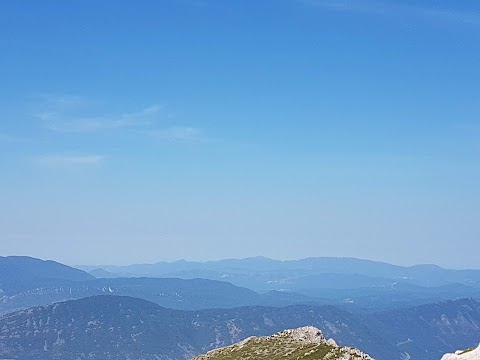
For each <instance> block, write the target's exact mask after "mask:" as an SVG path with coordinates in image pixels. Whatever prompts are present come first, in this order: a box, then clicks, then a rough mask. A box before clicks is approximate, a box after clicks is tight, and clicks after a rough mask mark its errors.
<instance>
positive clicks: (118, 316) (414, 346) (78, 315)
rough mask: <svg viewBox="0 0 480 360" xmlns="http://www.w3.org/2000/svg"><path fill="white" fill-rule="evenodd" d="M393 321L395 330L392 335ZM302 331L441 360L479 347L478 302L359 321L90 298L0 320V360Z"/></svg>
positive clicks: (204, 346)
mask: <svg viewBox="0 0 480 360" xmlns="http://www.w3.org/2000/svg"><path fill="white" fill-rule="evenodd" d="M432 308H433V309H434V311H432ZM387 315H388V316H387ZM392 321H395V322H397V323H398V325H397V326H396V328H394V329H393V330H390V329H391V324H392ZM304 326H315V327H317V328H319V329H320V330H321V331H322V333H323V334H324V336H325V337H328V338H335V340H336V341H337V342H338V344H339V345H340V346H348V347H354V348H358V349H361V350H362V351H365V352H366V353H368V354H370V355H371V356H373V357H374V358H376V359H377V360H404V359H408V358H410V359H415V360H439V359H440V358H441V357H442V355H443V354H445V353H447V352H451V351H452V350H453V349H459V348H468V347H471V346H474V345H475V344H477V343H478V339H479V338H480V331H478V329H479V328H480V302H479V301H477V300H473V299H465V300H457V301H450V302H445V303H441V304H432V305H431V306H426V305H425V306H421V307H415V308H411V309H406V310H405V309H404V310H401V311H398V312H388V313H379V314H370V315H366V316H363V315H362V316H356V315H354V314H351V313H348V312H346V311H342V310H340V309H337V308H335V307H332V306H307V305H297V306H289V307H283V308H271V307H259V306H253V307H241V308H234V309H208V310H198V311H180V310H172V309H166V308H162V307H160V306H158V305H156V304H154V303H151V302H148V301H145V300H141V299H138V298H132V297H123V296H111V295H107V296H95V297H90V298H84V299H80V300H73V301H67V302H63V303H58V304H54V305H48V306H40V307H34V308H30V309H27V310H22V311H17V312H14V313H10V314H6V315H3V316H0V358H6V359H17V360H26V359H36V360H47V359H62V360H63V359H64V360H70V359H72V360H73V359H75V360H77V359H83V358H89V359H109V358H115V359H117V358H118V359H124V358H128V357H130V358H131V359H142V360H150V359H158V356H159V355H161V359H165V360H180V359H189V358H191V357H193V356H197V355H199V354H204V353H206V352H208V351H210V350H213V349H216V348H219V347H226V346H230V345H232V344H234V343H237V342H239V341H242V340H244V339H246V338H248V337H251V336H256V337H259V336H268V335H270V334H272V333H276V332H279V331H282V330H284V329H294V328H299V327H304ZM475 329H477V330H475Z"/></svg>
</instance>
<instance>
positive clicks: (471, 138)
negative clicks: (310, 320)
mask: <svg viewBox="0 0 480 360" xmlns="http://www.w3.org/2000/svg"><path fill="white" fill-rule="evenodd" d="M479 14H480V4H479V3H478V1H477V2H475V1H473V0H465V1H462V2H461V3H460V2H451V1H447V0H439V1H438V0H426V1H424V2H422V3H421V4H418V3H416V2H412V1H399V0H388V1H387V0H378V1H370V0H355V1H353V0H341V1H340V0H278V1H277V0H275V1H273V0H269V1H263V2H259V1H250V0H247V1H242V2H238V1H233V0H225V1H219V0H182V1H175V0H166V1H161V2H157V1H145V2H142V3H138V2H118V1H112V0H107V1H102V2H91V1H81V2H65V1H60V0H47V1H41V2H40V1H38V2H28V1H24V0H19V1H10V2H5V3H4V4H2V12H1V14H0V43H1V44H2V56H1V57H0V79H1V81H2V87H0V103H1V107H0V119H1V121H0V173H1V175H0V199H1V200H0V239H1V240H0V254H1V255H16V254H20V255H29V256H34V257H40V258H50V259H53V260H56V261H60V262H63V263H67V264H82V263H94V264H105V263H113V264H126V263H145V262H156V261H160V260H166V261H173V260H176V259H203V260H209V259H221V258H245V257H250V256H257V255H263V256H266V257H270V258H278V259H285V258H294V259H298V258H305V257H311V256H314V257H316V256H337V257H355V258H364V259H374V260H379V261H384V262H389V263H393V264H400V265H413V264H424V263H431V264H437V265H440V266H442V267H448V268H480V260H479V257H478V250H479V245H478V244H479V243H480V241H479V240H480V239H479V234H480V221H479V219H480V187H479V186H478V184H480V142H479V140H478V139H479V138H480V92H479V84H480V71H479V69H480V47H479V46H478V44H479V43H480V15H479Z"/></svg>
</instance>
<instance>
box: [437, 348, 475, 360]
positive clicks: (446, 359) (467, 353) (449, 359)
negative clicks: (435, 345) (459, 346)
mask: <svg viewBox="0 0 480 360" xmlns="http://www.w3.org/2000/svg"><path fill="white" fill-rule="evenodd" d="M442 360H480V345H479V346H478V347H477V348H476V349H468V350H459V351H456V352H455V354H445V355H444V356H443V357H442Z"/></svg>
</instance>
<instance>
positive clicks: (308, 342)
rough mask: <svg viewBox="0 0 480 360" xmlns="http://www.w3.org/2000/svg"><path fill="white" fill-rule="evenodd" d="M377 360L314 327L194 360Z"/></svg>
mask: <svg viewBox="0 0 480 360" xmlns="http://www.w3.org/2000/svg"><path fill="white" fill-rule="evenodd" d="M234 359H237V360H242V359H250V360H257V359H258V360H260V359H270V360H277V359H278V360H321V359H330V360H373V359H372V358H371V357H370V356H368V355H367V354H364V353H363V352H361V351H360V350H358V349H354V348H350V347H345V346H343V347H340V346H338V345H337V344H336V343H335V341H334V340H332V339H328V340H327V339H326V338H325V337H324V336H323V334H322V332H321V331H320V330H319V329H317V328H315V327H313V326H307V327H301V328H298V329H292V330H285V331H282V332H279V333H276V334H274V335H271V336H263V337H250V338H248V339H246V340H244V341H242V342H240V343H237V344H234V345H231V346H228V347H225V348H222V349H217V350H212V351H210V352H208V353H207V354H205V355H201V356H199V357H196V358H195V359H194V360H234Z"/></svg>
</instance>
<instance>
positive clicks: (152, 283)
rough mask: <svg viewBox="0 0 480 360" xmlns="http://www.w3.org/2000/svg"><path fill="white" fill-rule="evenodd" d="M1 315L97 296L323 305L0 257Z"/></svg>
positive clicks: (215, 284)
mask: <svg viewBox="0 0 480 360" xmlns="http://www.w3.org/2000/svg"><path fill="white" fill-rule="evenodd" d="M0 267H1V272H0V314H2V313H3V314H4V313H7V312H10V311H14V310H18V309H24V308H29V307H31V306H35V305H48V304H52V303H55V302H61V301H65V300H73V299H81V298H84V297H89V296H95V295H105V294H109V295H112V294H113V295H123V296H134V297H138V298H142V299H145V300H149V301H152V302H154V303H157V304H159V305H161V306H164V307H168V308H173V309H181V310H198V309H209V308H233V307H239V306H250V305H268V306H285V305H290V304H296V303H316V304H318V303H319V301H317V300H316V299H313V298H309V297H307V296H302V295H299V294H294V293H282V292H276V291H271V292H267V293H264V294H258V293H257V292H255V291H253V290H250V289H246V288H242V287H238V286H235V285H233V284H231V283H228V282H225V281H216V280H206V279H178V278H177V279H176V278H103V279H96V278H94V277H93V276H92V275H90V274H88V273H86V272H84V271H82V270H77V269H74V268H71V267H68V266H66V265H62V264H59V263H55V262H51V261H42V260H39V259H33V258H28V257H6V258H0Z"/></svg>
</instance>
